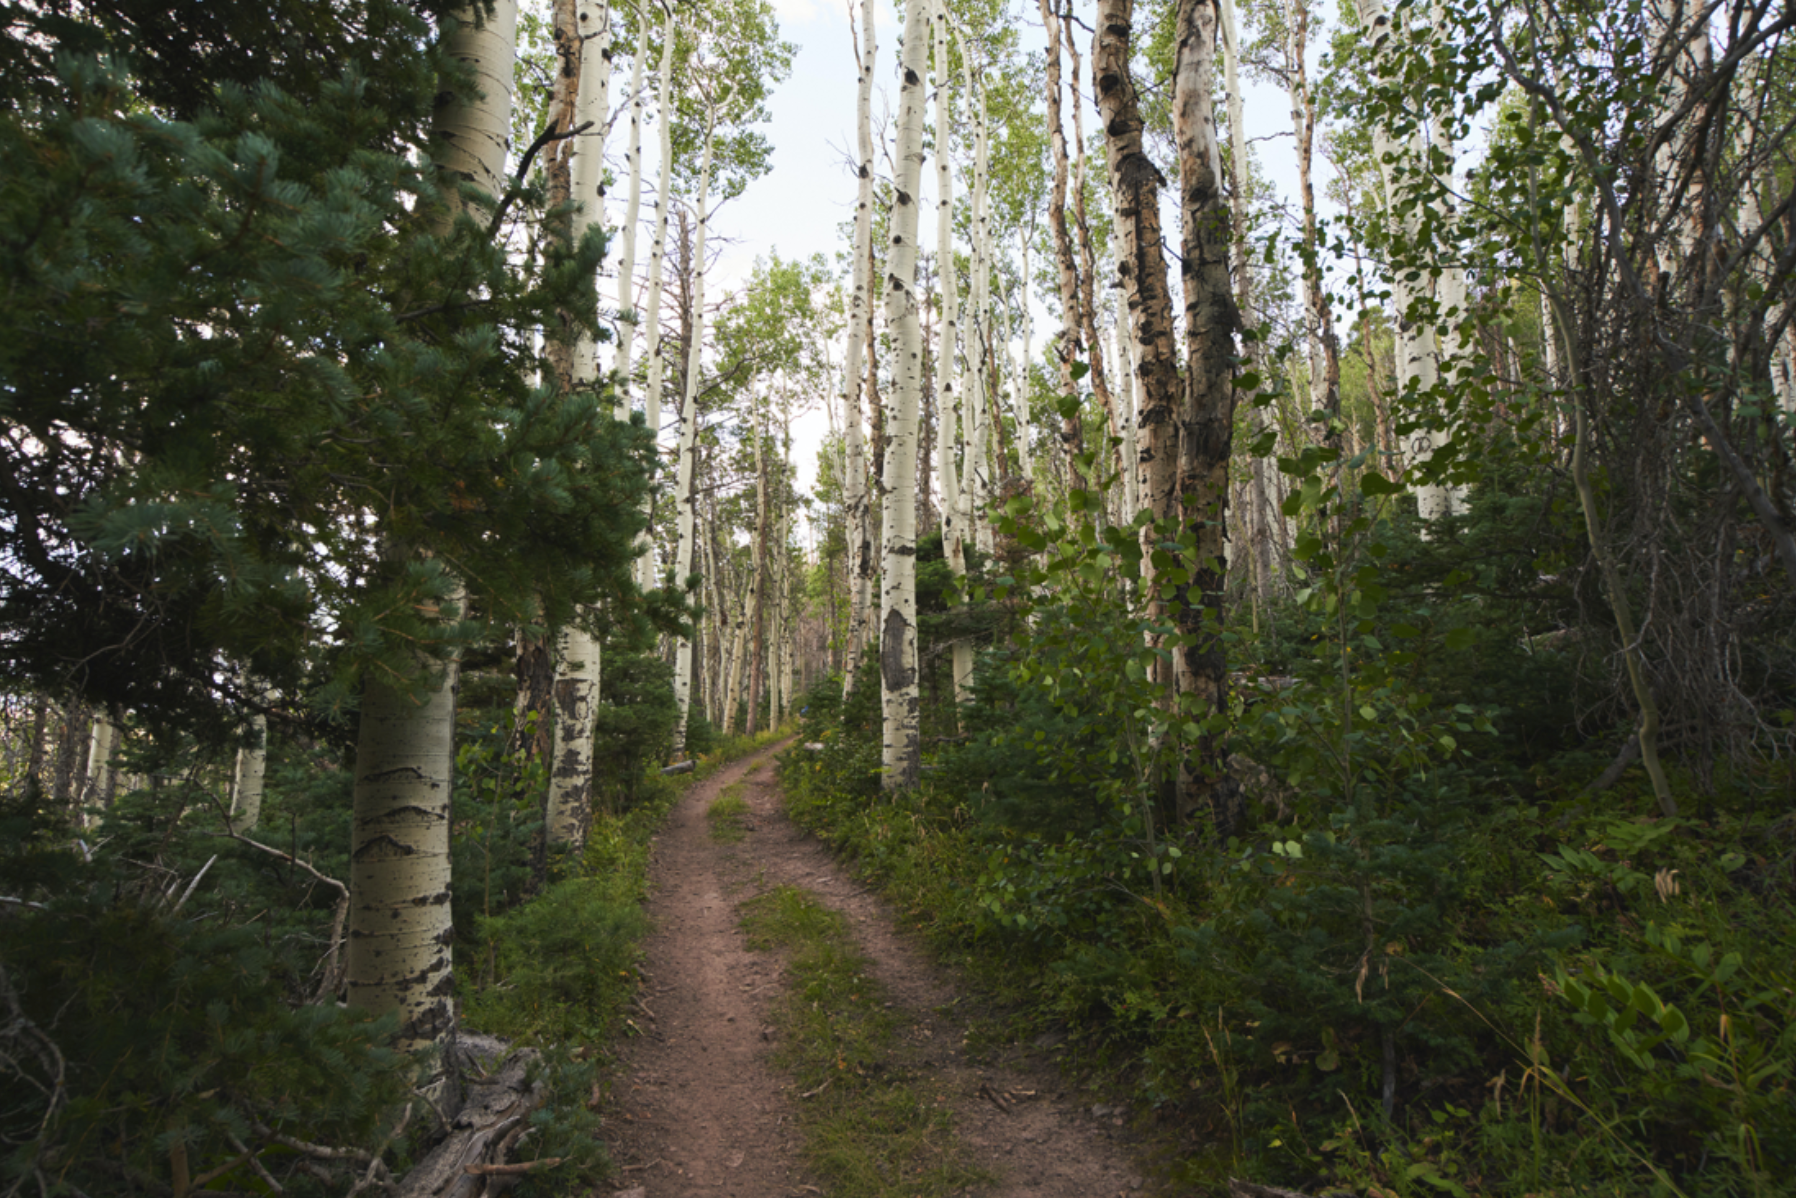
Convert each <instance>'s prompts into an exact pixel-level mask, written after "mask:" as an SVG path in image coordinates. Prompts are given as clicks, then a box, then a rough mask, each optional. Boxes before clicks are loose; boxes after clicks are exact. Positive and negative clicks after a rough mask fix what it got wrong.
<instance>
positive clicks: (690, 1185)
mask: <svg viewBox="0 0 1796 1198" xmlns="http://www.w3.org/2000/svg"><path fill="white" fill-rule="evenodd" d="M783 747H784V746H783V745H782V746H775V748H774V749H769V750H767V751H766V752H763V753H761V754H758V755H756V756H754V757H750V758H748V759H746V760H745V761H742V762H739V763H737V764H735V765H733V766H731V767H729V768H728V769H725V770H723V771H721V772H719V773H718V774H717V775H715V776H713V777H711V778H709V779H706V780H705V781H704V782H701V783H699V784H698V785H696V786H694V787H692V788H691V790H690V791H688V793H687V795H686V797H685V799H684V800H682V801H681V803H680V804H679V806H677V807H676V808H675V809H674V810H673V812H672V814H671V815H670V816H669V818H668V822H667V824H666V826H665V827H664V828H663V829H662V832H661V834H660V836H659V837H658V839H657V841H656V845H655V850H654V863H653V866H652V870H651V884H652V897H651V898H650V900H649V905H648V910H649V914H650V916H651V918H652V919H653V921H654V930H653V931H652V932H651V934H650V936H649V939H648V941H647V943H646V945H645V959H644V961H643V963H642V973H643V987H642V990H641V994H640V1000H639V1002H638V1003H637V1005H636V1008H635V1009H634V1010H633V1011H632V1012H631V1019H632V1023H633V1025H634V1027H635V1029H636V1030H637V1031H638V1032H640V1033H641V1034H640V1035H635V1036H632V1037H629V1038H628V1039H626V1040H624V1041H623V1043H622V1044H621V1045H620V1046H619V1049H618V1053H619V1062H618V1065H617V1071H616V1073H615V1074H614V1076H613V1079H612V1084H611V1099H610V1102H609V1105H608V1107H607V1108H606V1110H605V1125H606V1126H605V1132H604V1135H605V1138H606V1141H607V1143H608V1146H609V1148H610V1152H611V1156H612V1160H613V1162H614V1164H615V1165H616V1166H617V1167H618V1168H619V1170H620V1172H618V1173H617V1174H616V1176H615V1179H614V1181H613V1183H612V1184H613V1186H614V1187H615V1188H616V1189H618V1190H619V1191H621V1194H620V1195H619V1198H623V1196H624V1195H628V1196H629V1198H672V1196H675V1195H691V1194H717V1195H720V1196H723V1195H727V1196H729V1198H788V1196H789V1198H803V1196H805V1195H822V1196H824V1198H837V1195H839V1194H842V1193H854V1194H863V1193H867V1194H877V1193H889V1194H892V1195H898V1194H910V1193H913V1192H917V1190H927V1192H931V1193H936V1194H942V1193H947V1194H953V1195H964V1196H965V1198H1074V1196H1075V1195H1076V1196H1077V1198H1111V1196H1120V1198H1134V1196H1135V1195H1136V1194H1138V1193H1140V1192H1142V1191H1143V1188H1144V1185H1145V1173H1144V1171H1143V1170H1142V1169H1141V1167H1140V1164H1139V1158H1140V1156H1141V1154H1142V1151H1143V1147H1144V1146H1143V1145H1140V1144H1138V1143H1136V1142H1135V1140H1134V1138H1133V1136H1132V1135H1131V1133H1130V1132H1129V1131H1128V1130H1127V1129H1126V1128H1125V1126H1124V1119H1123V1115H1122V1112H1121V1111H1120V1110H1117V1109H1114V1108H1112V1107H1110V1106H1107V1105H1105V1104H1103V1103H1102V1102H1093V1101H1092V1099H1091V1098H1090V1097H1089V1096H1086V1097H1084V1098H1083V1100H1082V1099H1081V1096H1080V1095H1078V1094H1077V1093H1075V1092H1074V1091H1073V1089H1072V1088H1071V1087H1070V1086H1069V1085H1068V1083H1067V1082H1066V1080H1065V1079H1064V1078H1063V1077H1062V1076H1061V1075H1060V1073H1059V1071H1058V1070H1057V1069H1056V1068H1055V1067H1054V1065H1053V1064H1052V1063H1051V1062H1049V1061H1045V1060H1043V1059H1041V1054H1040V1053H1039V1052H1036V1051H1034V1050H1030V1049H1019V1048H1016V1047H1014V1046H1007V1045H1002V1044H999V1045H993V1046H989V1047H988V1046H986V1045H984V1043H983V1038H982V1037H981V1036H980V1035H979V1034H978V1028H977V1025H978V1023H979V1016H978V1015H977V1013H976V1012H977V1010H978V1004H977V1002H976V1001H975V1000H974V999H972V998H971V997H969V996H967V995H964V994H963V993H962V992H961V990H960V989H959V988H958V987H957V985H956V983H955V981H954V979H953V978H951V977H949V976H946V975H945V973H944V971H943V970H942V969H941V968H940V967H939V966H937V965H935V964H933V963H932V962H931V961H929V959H928V958H927V957H926V955H925V954H924V952H923V951H922V949H921V948H920V946H918V945H917V944H916V943H915V942H914V941H913V939H912V938H910V937H908V936H907V935H906V933H905V932H904V931H902V930H901V929H900V927H899V925H898V922H897V920H896V919H895V918H894V916H893V913H892V912H891V911H890V910H889V909H888V908H887V906H886V905H885V903H884V902H883V901H882V900H881V899H879V898H878V897H877V896H875V895H873V894H871V893H869V892H868V891H867V890H865V889H864V888H863V887H862V886H861V885H860V884H859V883H858V882H856V881H855V880H854V878H853V877H852V876H851V875H850V873H849V872H848V870H847V869H846V868H845V867H844V866H843V864H842V863H841V862H839V861H837V860H836V858H835V856H834V855H833V854H832V852H831V850H830V849H829V848H828V847H827V846H826V845H824V844H823V843H821V842H820V841H818V840H817V839H816V838H814V837H812V836H811V835H809V834H808V833H806V832H804V831H802V830H801V829H799V828H798V827H796V826H795V825H794V824H792V823H791V822H790V821H789V820H788V819H787V818H786V817H785V814H784V812H783V810H782V800H781V794H780V787H779V782H778V780H777V777H776V774H775V765H774V761H773V754H774V752H776V751H777V750H778V749H780V748H783ZM720 796H722V797H723V798H724V800H725V802H726V804H727V805H728V808H733V809H734V810H735V811H736V813H737V814H736V818H735V819H734V820H733V821H731V823H732V824H733V827H734V831H733V832H731V833H728V834H727V835H731V836H734V837H735V839H724V838H720V836H719V834H718V833H717V832H715V831H714V828H715V827H716V825H717V823H718V821H717V819H716V815H715V814H713V817H712V818H711V819H707V812H708V810H709V808H710V807H711V806H712V805H713V804H714V803H716V802H718V800H719V798H720ZM738 800H739V801H738ZM721 810H723V809H720V812H721ZM785 888H796V889H797V890H799V891H802V894H803V899H802V901H804V902H807V903H810V902H814V903H815V904H816V905H818V906H821V907H825V908H828V909H830V910H833V911H834V912H837V913H839V915H840V916H841V917H842V919H843V920H844V921H845V922H846V927H847V928H848V930H849V933H850V938H851V939H852V941H853V946H852V947H853V949H858V951H859V953H860V954H862V955H864V957H865V958H866V960H867V961H868V962H870V965H857V966H856V968H857V969H861V970H864V972H865V973H866V974H867V975H868V976H869V977H870V978H871V980H872V983H873V985H872V986H869V987H867V989H868V990H869V993H871V994H876V995H877V996H878V998H879V999H880V1000H881V1001H882V1005H883V1006H884V1008H885V1010H884V1011H883V1012H881V1013H880V1017H881V1019H882V1020H883V1019H884V1018H885V1016H887V1015H889V1016H891V1019H890V1020H889V1024H890V1026H891V1028H892V1029H893V1033H894V1034H892V1035H891V1036H890V1037H889V1039H887V1040H885V1041H882V1042H881V1043H883V1044H884V1045H885V1047H884V1049H882V1050H881V1051H883V1052H885V1053H886V1054H887V1055H888V1056H889V1060H887V1061H884V1062H872V1063H871V1064H868V1063H867V1062H864V1061H863V1063H862V1065H863V1067H861V1068H858V1069H857V1072H858V1073H860V1074H861V1075H862V1076H868V1075H871V1076H873V1077H876V1078H878V1077H883V1076H887V1075H888V1074H889V1075H891V1076H899V1075H902V1076H903V1077H904V1078H905V1079H906V1081H905V1084H906V1086H907V1093H910V1094H914V1095H918V1096H920V1097H917V1098H915V1099H914V1101H915V1102H916V1103H918V1104H919V1105H920V1106H921V1107H922V1109H924V1110H926V1111H928V1112H930V1113H931V1116H932V1118H933V1119H934V1122H933V1123H932V1124H931V1128H932V1129H933V1130H931V1131H929V1132H927V1133H926V1134H925V1136H924V1139H926V1140H931V1141H932V1142H931V1143H930V1144H929V1145H928V1151H929V1152H930V1153H939V1154H940V1155H941V1157H942V1158H943V1159H950V1158H951V1159H952V1160H953V1162H954V1166H955V1168H954V1170H953V1171H947V1170H934V1169H932V1170H931V1171H932V1172H934V1173H935V1174H936V1185H935V1187H934V1188H933V1189H930V1188H928V1187H925V1186H923V1185H922V1184H921V1183H920V1182H919V1183H918V1185H917V1190H913V1188H912V1187H911V1185H910V1184H908V1183H907V1182H906V1180H905V1178H904V1176H902V1174H904V1173H905V1172H906V1169H904V1168H902V1167H897V1166H892V1165H890V1164H889V1163H881V1164H878V1165H876V1166H874V1167H872V1168H870V1169H869V1170H867V1173H868V1175H869V1177H870V1178H871V1180H872V1184H871V1185H870V1186H865V1185H861V1184H845V1183H842V1182H840V1181H834V1180H832V1178H831V1175H830V1174H829V1173H828V1172H827V1171H824V1172H819V1171H817V1169H816V1168H814V1166H813V1164H812V1163H808V1162H815V1161H816V1160H817V1159H818V1157H817V1153H818V1151H819V1148H818V1144H819V1136H820V1135H828V1134H831V1130H830V1129H828V1128H824V1129H821V1130H820V1129H819V1127H818V1124H817V1120H816V1118H815V1115H814V1112H816V1111H818V1110H820V1109H821V1105H822V1104H821V1103H818V1102H817V1101H816V1095H817V1093H818V1091H819V1090H820V1089H821V1088H822V1087H813V1089H812V1090H809V1091H806V1090H803V1089H801V1086H800V1083H799V1082H798V1080H797V1078H796V1075H795V1074H794V1073H793V1072H790V1071H789V1069H788V1067H787V1065H785V1064H782V1061H784V1060H785V1059H786V1058H784V1057H783V1056H782V1055H781V1054H780V1048H781V1042H782V1040H783V1039H784V1037H785V1032H784V1030H783V1029H786V1028H790V1027H791V1026H792V1024H791V1022H790V1018H791V1016H790V1014H789V1012H790V1010H791V1009H792V1008H791V1005H790V1003H787V1004H786V1005H785V1006H783V1007H782V1005H781V1004H782V1000H786V999H787V998H788V994H789V991H790V989H791V988H792V987H793V986H794V985H795V984H796V983H797V982H798V978H797V977H796V975H795V969H794V958H793V956H792V954H790V953H784V952H781V951H779V950H778V949H771V950H766V951H755V950H754V949H753V948H751V947H750V941H749V938H748V936H747V935H746V934H745V932H744V931H743V928H742V906H743V904H744V903H752V902H753V901H754V900H756V899H757V898H759V897H761V896H769V895H772V896H774V897H781V896H785V897H788V898H789V897H791V895H792V893H793V892H792V891H791V890H787V889H785ZM776 891H777V892H779V893H778V894H776V893H775V892H776ZM853 997H858V995H857V996H853ZM782 1011H785V1012H787V1014H782ZM970 1031H971V1032H972V1033H973V1034H972V1036H971V1037H970V1036H969V1032H970ZM970 1040H971V1043H970V1042H969V1041H970ZM975 1046H977V1047H975ZM825 1086H827V1083H825ZM840 1094H841V1091H840V1090H838V1097H839V1096H840ZM807 1103H810V1104H812V1105H810V1106H809V1107H807V1106H806V1104H807ZM834 1134H838V1135H843V1134H845V1135H846V1136H847V1138H849V1139H853V1138H854V1136H855V1132H854V1131H853V1130H852V1129H851V1130H849V1131H847V1132H846V1133H843V1132H842V1131H841V1127H840V1124H838V1125H837V1127H836V1128H835V1130H834ZM807 1135H809V1136H810V1138H811V1144H812V1147H811V1150H810V1153H809V1154H807V1150H806V1138H807ZM842 1147H843V1148H844V1150H845V1151H847V1152H848V1153H850V1154H852V1152H853V1151H854V1148H855V1146H854V1145H852V1144H849V1145H845V1146H842ZM823 1151H825V1152H828V1151H829V1150H828V1148H827V1147H825V1148H824V1149H823ZM923 1172H924V1170H923V1169H922V1168H921V1167H918V1168H917V1169H916V1173H917V1175H918V1176H919V1177H920V1176H921V1175H922V1173H923ZM892 1173H897V1174H900V1176H890V1174H892ZM876 1174H883V1175H885V1177H884V1181H883V1182H882V1181H881V1180H880V1178H879V1176H875V1175H876ZM943 1185H946V1186H947V1187H948V1188H946V1189H944V1188H942V1187H943Z"/></svg>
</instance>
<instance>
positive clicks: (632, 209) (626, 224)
mask: <svg viewBox="0 0 1796 1198" xmlns="http://www.w3.org/2000/svg"><path fill="white" fill-rule="evenodd" d="M648 53H649V6H648V3H647V0H643V3H641V4H640V5H638V8H637V15H636V53H635V55H634V56H633V57H632V58H631V60H630V144H629V148H628V149H627V150H626V151H625V152H624V161H625V163H626V167H625V173H626V175H627V176H628V177H629V181H630V182H629V188H630V190H629V192H628V195H627V198H626V199H625V201H624V221H623V225H622V227H621V228H620V229H619V231H618V238H619V249H618V258H617V311H618V315H619V316H620V317H621V319H620V320H619V322H618V323H619V325H620V327H619V328H618V330H617V366H616V370H617V418H618V419H619V420H628V419H629V418H630V371H631V369H632V367H633V366H634V365H635V357H636V326H637V324H638V323H639V314H638V313H637V312H636V226H637V223H638V222H639V221H640V220H641V219H642V109H643V105H644V103H645V95H644V92H643V88H642V68H643V65H644V60H645V59H647V58H648ZM662 58H663V59H664V60H665V58H666V53H665V51H664V52H663V54H662ZM651 427H653V426H651ZM645 589H646V588H645Z"/></svg>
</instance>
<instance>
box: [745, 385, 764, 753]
mask: <svg viewBox="0 0 1796 1198" xmlns="http://www.w3.org/2000/svg"><path fill="white" fill-rule="evenodd" d="M753 402H754V405H755V422H754V440H755V538H754V544H753V545H751V546H750V547H749V553H750V557H751V561H752V563H753V564H752V565H751V566H750V567H749V583H748V593H749V595H750V596H751V598H750V604H751V606H750V610H749V617H748V636H749V643H750V644H751V645H752V646H753V650H752V652H753V654H754V656H753V658H752V660H751V664H750V665H749V667H748V727H747V729H746V731H747V732H748V734H749V735H750V736H753V735H754V734H755V732H756V730H757V729H758V727H759V724H758V721H759V718H760V711H761V679H762V677H763V672H764V671H765V668H766V645H767V621H766V594H767V456H766V452H765V441H766V437H767V429H766V427H765V422H764V420H763V417H764V415H765V412H764V409H763V408H762V406H761V397H760V396H759V395H756V396H754V399H753Z"/></svg>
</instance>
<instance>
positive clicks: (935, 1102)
mask: <svg viewBox="0 0 1796 1198" xmlns="http://www.w3.org/2000/svg"><path fill="white" fill-rule="evenodd" d="M742 926H743V929H744V930H745V931H746V932H747V933H748V939H749V945H750V947H752V948H755V949H759V950H768V949H775V948H777V949H783V950H785V951H786V952H788V953H790V954H791V970H792V975H793V979H794V985H793V987H792V989H791V990H789V991H788V992H787V994H786V995H785V997H784V998H783V999H782V1000H781V1002H780V1004H779V1005H778V1007H777V1008H776V1010H775V1013H774V1021H775V1025H776V1026H777V1027H778V1029H779V1031H780V1050H779V1054H778V1060H779V1063H780V1064H781V1065H782V1066H784V1067H785V1068H787V1069H789V1070H790V1071H791V1072H792V1074H793V1076H794V1078H795V1080H796V1082H797V1086H798V1091H799V1093H800V1095H801V1098H800V1100H799V1104H798V1112H799V1125H800V1127H801V1128H802V1130H803V1132H804V1138H805V1156H806V1159H807V1161H808V1162H809V1164H810V1165H811V1167H812V1168H813V1169H815V1170H816V1171H817V1172H818V1174H819V1175H820V1176H821V1177H822V1178H823V1179H825V1182H826V1187H827V1189H828V1191H829V1193H830V1194H832V1195H836V1196H837V1198H899V1196H903V1198H947V1196H948V1195H950V1194H955V1193H958V1192H959V1191H961V1190H963V1189H965V1188H966V1187H967V1186H971V1185H978V1184H982V1183H986V1182H990V1181H992V1180H993V1178H992V1177H991V1176H990V1174H988V1173H985V1172H984V1171H982V1170H980V1169H978V1168H975V1167H974V1166H973V1165H972V1164H970V1163H969V1162H968V1161H967V1160H966V1159H965V1156H964V1151H963V1149H962V1146H961V1144H960V1141H959V1140H958V1138H957V1137H956V1136H955V1134H954V1126H953V1119H952V1117H951V1114H950V1111H949V1105H948V1098H947V1095H946V1094H945V1093H944V1092H942V1091H941V1090H940V1089H939V1088H938V1087H937V1086H936V1085H935V1083H934V1082H933V1081H932V1080H931V1079H930V1078H928V1077H927V1076H924V1075H922V1074H920V1073H919V1072H918V1071H917V1070H915V1069H914V1068H913V1067H912V1064H911V1062H909V1061H908V1060H907V1059H906V1056H907V1054H906V1051H905V1048H904V1046H903V1045H902V1044H901V1043H899V1039H898V1036H897V1032H898V1030H899V1029H900V1028H901V1026H902V1024H903V1016H902V1015H901V1014H897V1013H894V1011H893V1010H892V1009H891V1008H889V1007H888V1006H887V1005H886V1000H885V994H884V992H883V990H882V989H881V988H880V986H879V985H878V983H877V982H875V981H874V980H873V979H872V977H871V976H870V975H869V973H868V961H867V958H866V957H865V956H864V955H863V954H862V953H861V951H860V949H859V948H858V947H857V946H856V945H855V943H854V939H853V937H852V936H851V935H850V934H849V931H848V925H847V921H845V920H844V919H843V918H842V916H841V915H839V914H838V913H836V912H834V911H831V910H830V909H829V908H827V907H825V906H824V905H823V904H822V903H820V902H818V901H817V899H816V898H815V896H813V895H812V894H811V893H810V892H809V891H806V890H803V889H801V888H798V887H791V886H782V887H780V888H779V889H777V890H773V891H769V892H768V893H766V894H763V895H761V896H759V897H757V898H753V899H750V900H749V901H748V902H746V903H744V904H742Z"/></svg>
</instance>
